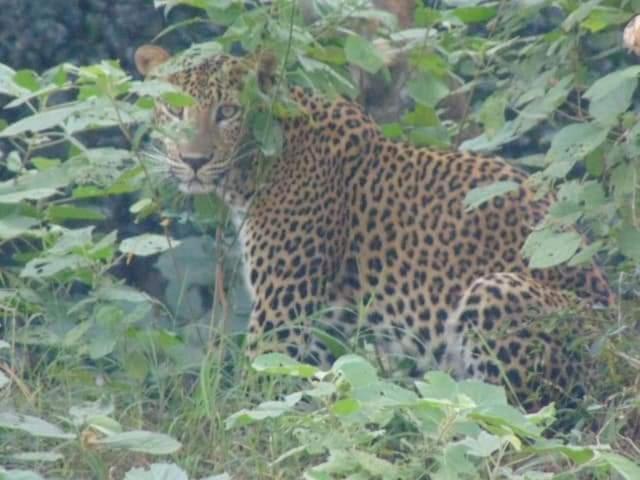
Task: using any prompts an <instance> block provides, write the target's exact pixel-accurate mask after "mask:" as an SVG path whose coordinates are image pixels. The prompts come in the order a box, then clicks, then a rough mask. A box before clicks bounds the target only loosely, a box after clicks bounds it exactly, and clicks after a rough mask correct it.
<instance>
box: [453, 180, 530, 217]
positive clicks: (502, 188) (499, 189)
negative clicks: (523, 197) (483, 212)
mask: <svg viewBox="0 0 640 480" xmlns="http://www.w3.org/2000/svg"><path fill="white" fill-rule="evenodd" d="M519 188H520V184H519V183H516V182H513V181H511V180H506V181H502V182H494V183H492V184H491V185H485V186H482V187H476V188H474V189H472V190H470V191H469V192H467V194H466V195H465V197H464V202H463V203H464V206H465V208H466V209H467V210H473V209H474V208H476V207H479V206H480V205H482V204H483V203H485V202H487V201H489V200H491V199H492V198H493V197H498V196H500V195H505V194H507V193H509V192H514V191H516V190H518V189H519Z"/></svg>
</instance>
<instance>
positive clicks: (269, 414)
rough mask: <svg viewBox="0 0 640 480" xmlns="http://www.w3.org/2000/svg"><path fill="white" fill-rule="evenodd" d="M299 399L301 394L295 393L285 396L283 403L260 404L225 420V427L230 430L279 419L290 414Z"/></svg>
mask: <svg viewBox="0 0 640 480" xmlns="http://www.w3.org/2000/svg"><path fill="white" fill-rule="evenodd" d="M301 399H302V393H300V392H296V393H292V394H290V395H287V396H286V397H285V399H284V400H283V401H270V402H262V403H261V404H260V405H258V406H257V407H256V408H254V409H252V410H248V409H243V410H240V411H239V412H236V413H234V414H233V415H231V416H230V417H228V418H227V419H226V420H225V426H226V428H227V429H230V428H235V427H241V426H244V425H248V424H250V423H253V422H256V421H260V420H264V419H266V418H276V417H280V416H281V415H284V414H285V413H287V412H290V411H291V409H292V408H293V407H294V406H295V405H296V404H297V403H298V402H299V401H300V400H301Z"/></svg>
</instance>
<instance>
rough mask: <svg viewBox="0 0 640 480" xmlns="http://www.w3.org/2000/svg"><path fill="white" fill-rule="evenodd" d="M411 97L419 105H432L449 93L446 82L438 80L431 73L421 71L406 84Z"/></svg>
mask: <svg viewBox="0 0 640 480" xmlns="http://www.w3.org/2000/svg"><path fill="white" fill-rule="evenodd" d="M407 89H408V92H409V95H410V96H411V98H413V99H414V100H415V101H416V102H418V103H420V104H421V105H426V106H428V107H434V106H436V105H437V103H438V102H439V101H440V100H442V99H443V98H445V97H446V96H447V95H448V94H449V87H447V84H446V83H444V82H442V81H441V80H438V79H437V78H436V77H434V76H433V75H430V74H428V73H421V74H419V75H418V76H417V78H413V79H411V80H410V81H409V83H408V84H407Z"/></svg>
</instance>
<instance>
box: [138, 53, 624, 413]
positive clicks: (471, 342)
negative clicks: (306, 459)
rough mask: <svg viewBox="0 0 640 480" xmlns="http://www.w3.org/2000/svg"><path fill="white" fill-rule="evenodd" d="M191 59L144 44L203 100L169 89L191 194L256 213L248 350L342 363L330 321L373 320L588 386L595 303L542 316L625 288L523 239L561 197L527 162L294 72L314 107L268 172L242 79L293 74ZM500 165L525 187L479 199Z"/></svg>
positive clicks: (446, 356) (441, 353)
mask: <svg viewBox="0 0 640 480" xmlns="http://www.w3.org/2000/svg"><path fill="white" fill-rule="evenodd" d="M186 58H187V57H180V56H178V57H172V55H171V54H170V53H169V52H168V51H167V50H165V49H164V48H162V47H160V46H157V45H142V46H140V47H139V48H138V49H137V50H136V52H135V64H136V66H137V69H138V71H139V72H140V74H141V75H142V76H143V77H144V78H146V79H151V78H159V79H161V80H163V81H166V82H168V83H170V84H172V85H173V86H175V87H176V88H178V89H180V90H181V91H183V92H185V93H187V94H189V95H190V96H191V97H192V98H193V100H194V103H193V105H190V106H185V107H181V108H175V107H171V106H170V105H169V104H168V103H166V102H162V101H158V102H157V103H156V107H155V113H154V117H155V121H156V123H157V124H159V125H160V127H161V128H160V132H161V133H160V143H161V148H162V151H163V159H164V161H166V167H167V169H166V170H167V175H168V177H169V178H170V179H171V181H172V182H175V183H176V184H177V188H178V189H179V190H180V191H181V192H183V193H184V194H188V195H194V194H210V193H213V194H215V195H217V196H218V197H220V198H221V199H222V200H223V201H224V202H225V203H226V204H227V206H228V207H229V209H230V210H231V211H232V212H234V216H235V217H237V218H240V219H242V220H241V221H237V227H238V229H239V230H240V231H239V237H240V239H241V249H242V256H243V262H244V268H245V272H246V281H247V284H248V288H249V291H250V295H251V299H252V305H253V306H252V311H251V313H250V318H249V320H248V331H247V333H246V341H245V344H246V350H247V353H248V355H249V356H250V357H254V356H255V355H257V354H259V353H263V352H279V353H282V354H286V355H289V356H290V357H293V358H295V359H298V360H301V361H307V362H310V363H313V364H316V365H331V364H332V363H333V362H334V361H335V360H336V355H337V352H336V349H335V348H333V346H332V345H331V342H329V341H328V340H327V339H328V338H340V339H347V340H349V339H353V338H355V337H357V336H358V335H359V334H360V333H361V332H368V337H367V338H368V339H369V341H370V342H371V343H370V344H369V345H373V347H374V350H375V352H377V353H380V355H382V356H384V357H386V358H392V359H403V360H404V359H410V360H411V362H412V363H413V367H412V370H413V371H417V372H424V371H426V370H428V369H433V368H439V369H443V370H446V371H448V372H450V373H451V374H452V375H454V376H455V377H456V378H473V379H478V380H480V381H486V382H490V383H494V384H500V383H502V384H505V385H508V387H509V391H510V392H511V393H512V394H513V396H514V398H515V399H516V400H518V401H520V402H521V405H523V406H524V408H525V409H527V410H532V409H535V408H539V407H540V406H542V405H546V404H548V403H550V402H552V401H556V400H558V399H559V398H560V397H562V396H572V397H573V396H576V395H579V394H580V393H579V388H578V387H576V386H575V384H576V379H579V378H581V377H582V375H583V372H584V368H585V367H584V365H585V361H583V359H584V355H581V352H580V351H578V350H579V349H576V348H574V347H573V346H572V345H573V343H572V342H571V341H570V338H573V335H579V334H580V332H581V329H582V328H583V326H582V324H581V320H580V318H581V317H580V316H577V317H576V316H572V317H571V318H570V319H569V320H568V321H563V320H562V319H561V318H560V319H558V320H557V322H555V323H554V322H544V321H542V320H541V318H542V317H544V316H553V315H556V314H558V312H562V311H565V310H567V309H569V310H571V309H579V306H586V308H587V309H591V308H593V307H594V306H602V307H611V306H613V305H614V304H615V302H616V295H615V293H614V291H613V290H612V288H611V287H610V284H609V282H608V279H607V277H606V274H605V272H604V270H603V269H602V268H601V267H600V266H598V265H597V264H596V263H595V262H594V261H589V262H587V263H583V264H580V265H575V266H569V265H566V264H563V265H556V266H553V267H549V268H544V269H540V268H532V267H530V266H529V260H528V259H527V257H526V256H525V255H524V254H523V251H522V248H523V245H524V243H525V241H526V239H527V237H528V236H529V234H530V233H532V232H533V231H534V230H535V229H536V228H537V226H538V225H540V224H541V222H543V220H544V219H545V216H546V214H547V212H548V211H549V209H550V207H551V205H552V204H553V201H554V198H553V195H552V194H551V193H544V192H542V193H541V192H539V191H538V188H536V186H535V184H534V183H532V182H529V181H528V179H529V174H528V173H527V172H525V171H523V170H521V169H520V168H518V167H516V166H514V165H512V164H510V163H509V162H507V161H506V160H505V159H503V158H501V157H498V156H492V155H483V154H479V153H475V152H464V151H458V150H450V151H448V150H435V149H431V148H429V147H418V146H414V145H412V144H410V143H407V142H405V141H403V140H399V139H391V138H387V137H385V135H384V134H383V132H382V130H381V128H380V127H379V126H378V125H377V124H376V123H375V122H374V121H373V120H372V119H371V117H370V116H369V115H368V114H367V113H366V112H365V111H364V109H363V107H361V106H360V105H359V104H357V103H356V102H353V101H350V100H349V99H347V98H343V97H341V96H335V97H328V96H325V95H323V94H321V93H318V92H316V91H315V90H312V89H309V88H307V87H300V86H295V85H294V86H291V87H286V90H287V92H288V93H287V95H288V98H289V100H290V101H291V102H293V104H294V105H296V108H297V109H298V113H297V114H292V115H283V116H282V118H278V122H279V125H280V129H281V132H282V147H281V149H280V152H279V153H278V154H277V155H276V158H273V159H272V160H271V162H270V163H269V165H270V168H269V174H268V175H267V176H266V178H259V177H260V176H258V175H256V174H255V172H256V170H258V167H259V164H260V162H261V161H262V159H261V155H260V153H259V150H258V149H256V148H245V147H246V146H247V145H252V144H255V138H253V136H254V133H253V131H252V130H251V129H250V128H249V127H248V120H247V118H246V117H247V116H246V115H245V113H246V110H247V107H246V106H244V105H243V102H242V95H243V91H244V89H245V87H246V84H247V82H248V81H249V79H252V81H255V83H256V84H257V88H258V89H259V90H260V92H263V93H264V94H265V95H268V94H269V92H273V89H274V88H277V85H278V82H279V78H281V77H279V73H278V69H279V68H280V62H279V60H278V58H277V57H276V56H274V55H270V54H268V53H265V52H263V53H256V54H253V55H245V56H235V55H231V54H227V53H214V54H211V55H208V56H206V58H204V59H199V60H198V61H197V62H193V61H187V60H186ZM167 65H171V68H169V69H167V68H165V67H166V66H167ZM184 124H186V125H187V126H188V127H189V128H188V132H186V133H185V130H184V128H183V127H182V126H183V125H184ZM171 132H174V133H171ZM176 132H177V133H176ZM495 182H513V184H515V188H514V189H513V190H511V191H509V192H507V193H505V194H502V195H498V196H494V197H492V198H489V199H487V200H485V201H484V202H482V203H481V204H480V205H479V206H477V207H476V208H472V209H470V208H468V207H467V206H466V204H465V197H466V195H467V194H468V193H469V192H470V191H471V190H473V189H476V188H480V187H483V186H487V185H491V184H493V183H495ZM585 243H588V242H587V240H585ZM563 322H564V323H563ZM565 324H566V325H565ZM561 327H567V328H568V329H569V330H568V331H569V333H568V334H565V333H562V332H564V330H563V329H562V328H561ZM328 334H330V336H329V337H328V336H327V335H328ZM334 336H335V337H334ZM399 363H402V362H396V363H393V364H392V365H396V364H399ZM582 393H584V392H582Z"/></svg>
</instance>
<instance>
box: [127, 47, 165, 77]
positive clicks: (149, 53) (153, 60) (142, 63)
mask: <svg viewBox="0 0 640 480" xmlns="http://www.w3.org/2000/svg"><path fill="white" fill-rule="evenodd" d="M169 57H171V55H170V54H169V52H167V51H166V50H165V49H164V48H162V47H158V46H157V45H142V46H141V47H138V49H137V50H136V53H135V54H134V59H135V62H136V68H137V69H138V71H139V72H140V73H141V74H142V75H143V76H145V77H146V76H147V75H148V74H149V72H151V70H153V69H154V68H155V67H157V66H158V65H160V64H162V63H164V62H166V61H167V60H168V59H169Z"/></svg>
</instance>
